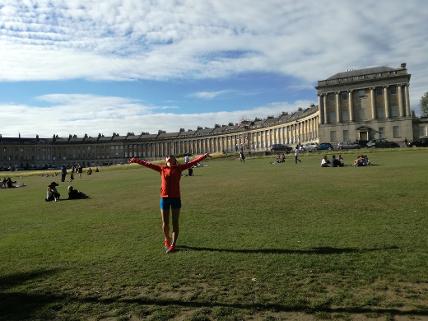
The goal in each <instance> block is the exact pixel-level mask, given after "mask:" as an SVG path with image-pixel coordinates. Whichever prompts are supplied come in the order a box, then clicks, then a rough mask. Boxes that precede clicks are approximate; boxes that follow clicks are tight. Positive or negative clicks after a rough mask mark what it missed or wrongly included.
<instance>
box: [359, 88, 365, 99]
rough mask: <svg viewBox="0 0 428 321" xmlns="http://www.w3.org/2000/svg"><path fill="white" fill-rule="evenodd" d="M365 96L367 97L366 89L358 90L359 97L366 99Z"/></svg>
mask: <svg viewBox="0 0 428 321" xmlns="http://www.w3.org/2000/svg"><path fill="white" fill-rule="evenodd" d="M365 95H366V90H365V89H361V90H358V96H359V97H364V96H365Z"/></svg>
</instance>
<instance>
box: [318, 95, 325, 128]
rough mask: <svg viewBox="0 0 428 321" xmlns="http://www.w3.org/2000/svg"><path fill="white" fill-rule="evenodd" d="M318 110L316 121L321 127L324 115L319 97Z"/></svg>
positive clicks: (319, 97) (319, 96)
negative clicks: (318, 115)
mask: <svg viewBox="0 0 428 321" xmlns="http://www.w3.org/2000/svg"><path fill="white" fill-rule="evenodd" d="M318 110H319V114H320V117H319V119H318V120H319V123H320V125H321V124H323V114H324V111H323V107H322V101H321V95H318Z"/></svg>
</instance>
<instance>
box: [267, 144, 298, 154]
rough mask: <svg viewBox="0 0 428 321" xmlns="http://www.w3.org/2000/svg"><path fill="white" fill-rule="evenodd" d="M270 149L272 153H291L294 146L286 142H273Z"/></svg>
mask: <svg viewBox="0 0 428 321" xmlns="http://www.w3.org/2000/svg"><path fill="white" fill-rule="evenodd" d="M270 150H271V152H272V153H278V152H282V153H290V152H291V151H292V150H293V148H292V147H291V146H288V145H285V144H273V145H272V146H271V147H270Z"/></svg>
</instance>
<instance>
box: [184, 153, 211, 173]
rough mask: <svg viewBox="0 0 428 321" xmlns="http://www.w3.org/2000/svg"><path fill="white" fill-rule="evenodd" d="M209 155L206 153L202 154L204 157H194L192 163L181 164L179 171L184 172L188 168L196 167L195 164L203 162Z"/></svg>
mask: <svg viewBox="0 0 428 321" xmlns="http://www.w3.org/2000/svg"><path fill="white" fill-rule="evenodd" d="M209 155H210V154H208V153H206V154H204V155H200V156H198V157H196V158H195V159H194V160H192V161H190V162H188V163H186V164H182V165H180V169H181V170H186V169H188V168H190V167H193V166H194V165H196V164H197V163H199V162H201V161H203V160H204V159H205V158H207V157H208V156H209Z"/></svg>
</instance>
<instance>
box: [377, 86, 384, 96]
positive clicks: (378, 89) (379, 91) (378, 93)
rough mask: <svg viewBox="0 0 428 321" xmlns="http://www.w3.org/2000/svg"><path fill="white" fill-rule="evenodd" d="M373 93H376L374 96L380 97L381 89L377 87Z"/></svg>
mask: <svg viewBox="0 0 428 321" xmlns="http://www.w3.org/2000/svg"><path fill="white" fill-rule="evenodd" d="M375 92H376V96H382V94H383V88H380V87H378V88H376V90H375Z"/></svg>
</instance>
